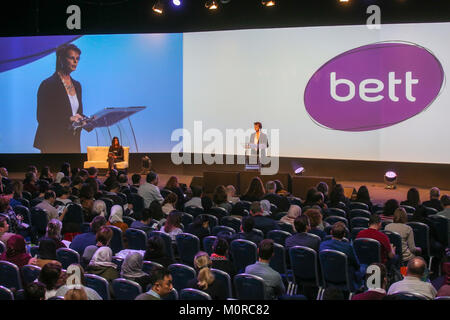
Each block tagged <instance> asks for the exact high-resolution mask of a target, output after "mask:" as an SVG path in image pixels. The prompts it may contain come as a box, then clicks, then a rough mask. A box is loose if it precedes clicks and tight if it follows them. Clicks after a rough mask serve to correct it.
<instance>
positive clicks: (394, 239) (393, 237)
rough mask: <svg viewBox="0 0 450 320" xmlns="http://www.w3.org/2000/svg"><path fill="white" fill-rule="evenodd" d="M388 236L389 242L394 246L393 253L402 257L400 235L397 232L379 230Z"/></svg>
mask: <svg viewBox="0 0 450 320" xmlns="http://www.w3.org/2000/svg"><path fill="white" fill-rule="evenodd" d="M381 232H383V233H384V234H385V235H387V237H388V238H389V242H390V243H391V244H392V245H393V246H394V247H395V254H396V255H397V256H399V257H400V260H401V259H402V237H401V236H400V235H399V234H398V233H397V232H392V231H388V230H381Z"/></svg>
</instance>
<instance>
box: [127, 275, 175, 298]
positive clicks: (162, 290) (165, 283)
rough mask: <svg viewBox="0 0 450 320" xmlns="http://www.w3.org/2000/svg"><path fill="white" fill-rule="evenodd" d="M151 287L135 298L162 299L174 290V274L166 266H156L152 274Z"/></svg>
mask: <svg viewBox="0 0 450 320" xmlns="http://www.w3.org/2000/svg"><path fill="white" fill-rule="evenodd" d="M150 284H151V289H150V290H149V291H147V292H144V293H141V294H140V295H138V296H137V297H136V299H135V300H161V298H164V297H165V296H167V295H168V294H169V293H170V291H172V289H173V286H172V275H171V274H170V272H169V270H167V269H166V268H161V267H155V268H153V269H152V272H151V274H150Z"/></svg>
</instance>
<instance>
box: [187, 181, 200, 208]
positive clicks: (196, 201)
mask: <svg viewBox="0 0 450 320" xmlns="http://www.w3.org/2000/svg"><path fill="white" fill-rule="evenodd" d="M191 190H192V198H191V200H189V201H187V202H186V203H185V204H184V207H185V208H186V207H197V208H202V209H203V206H202V192H203V191H202V188H201V187H197V186H192V187H191Z"/></svg>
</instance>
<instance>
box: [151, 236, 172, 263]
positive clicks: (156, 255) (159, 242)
mask: <svg viewBox="0 0 450 320" xmlns="http://www.w3.org/2000/svg"><path fill="white" fill-rule="evenodd" d="M144 260H145V261H152V262H156V263H159V264H160V265H162V266H164V267H166V268H167V267H168V266H170V265H171V264H173V263H175V261H173V260H172V258H170V257H168V256H167V255H166V246H165V243H164V240H163V239H162V238H161V237H158V236H153V237H151V238H150V239H148V241H147V249H146V250H145V254H144Z"/></svg>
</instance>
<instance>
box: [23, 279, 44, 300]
mask: <svg viewBox="0 0 450 320" xmlns="http://www.w3.org/2000/svg"><path fill="white" fill-rule="evenodd" d="M24 294H25V300H44V298H45V284H43V283H42V282H30V283H28V284H27V285H26V286H25V292H24Z"/></svg>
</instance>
